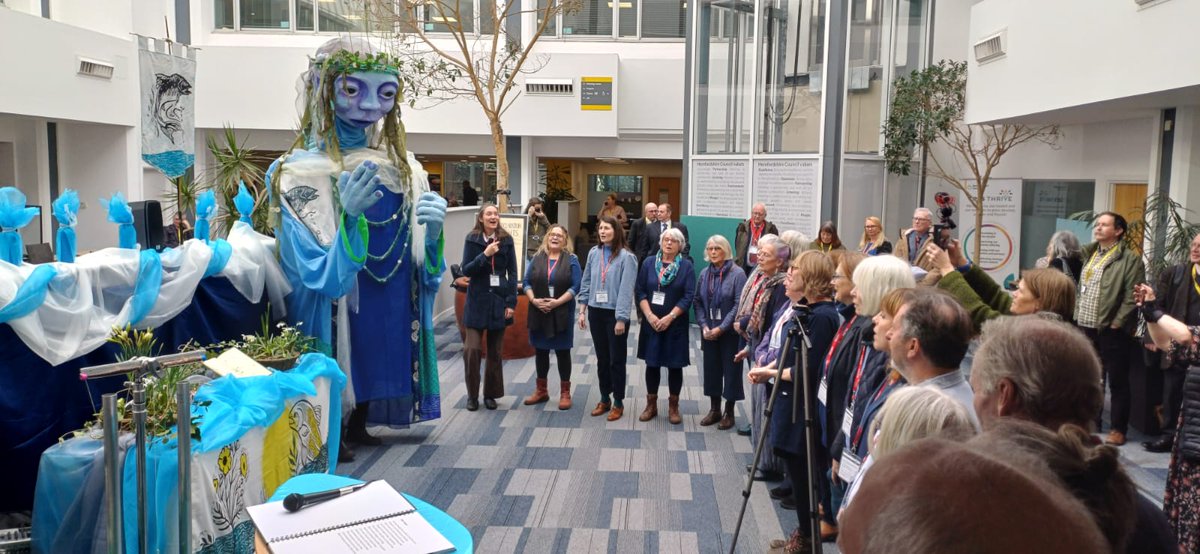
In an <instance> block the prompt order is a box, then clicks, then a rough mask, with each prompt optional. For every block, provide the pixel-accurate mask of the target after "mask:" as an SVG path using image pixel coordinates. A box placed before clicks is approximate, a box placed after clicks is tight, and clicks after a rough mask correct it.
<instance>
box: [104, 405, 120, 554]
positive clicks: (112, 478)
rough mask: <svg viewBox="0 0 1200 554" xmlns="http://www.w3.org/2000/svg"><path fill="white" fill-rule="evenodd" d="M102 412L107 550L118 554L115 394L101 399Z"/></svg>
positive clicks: (118, 460)
mask: <svg viewBox="0 0 1200 554" xmlns="http://www.w3.org/2000/svg"><path fill="white" fill-rule="evenodd" d="M101 413H102V414H104V494H105V501H106V503H107V504H108V506H107V508H108V510H107V511H108V552H109V554H119V553H120V552H123V551H124V550H125V549H124V548H123V547H124V545H123V541H124V540H125V538H124V535H125V533H124V529H123V528H122V521H121V520H122V517H121V513H122V510H121V461H120V457H119V456H118V450H119V446H118V443H119V439H120V434H119V433H118V429H119V424H118V423H117V421H118V418H119V417H120V416H119V415H118V414H117V395H116V394H106V395H104V396H103V398H102V400H101Z"/></svg>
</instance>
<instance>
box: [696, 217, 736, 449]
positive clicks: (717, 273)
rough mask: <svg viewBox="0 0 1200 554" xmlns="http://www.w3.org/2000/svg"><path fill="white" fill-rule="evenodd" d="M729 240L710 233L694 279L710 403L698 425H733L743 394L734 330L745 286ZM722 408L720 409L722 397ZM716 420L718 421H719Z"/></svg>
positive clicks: (705, 381)
mask: <svg viewBox="0 0 1200 554" xmlns="http://www.w3.org/2000/svg"><path fill="white" fill-rule="evenodd" d="M732 257H733V252H732V249H731V248H730V247H729V241H728V240H726V239H725V237H723V236H721V235H713V236H712V237H711V238H709V239H708V244H706V245H705V247H704V258H705V260H707V261H708V264H709V265H708V267H706V268H704V271H702V272H700V279H699V280H698V281H697V282H696V323H698V324H699V325H700V334H701V337H702V340H701V342H700V351H701V353H703V355H704V396H707V397H708V400H709V402H710V403H711V407H710V408H709V410H708V415H706V416H704V419H702V420H700V425H702V426H709V425H712V424H714V423H717V429H721V430H725V429H729V428H730V427H733V406H734V403H735V402H737V401H738V400H741V399H743V398H745V393H744V392H743V390H742V363H741V362H735V361H734V357H735V356H737V351H738V336H737V333H735V332H734V331H733V319H734V316H735V315H737V314H736V312H737V304H738V297H739V296H740V295H741V293H742V287H744V286H746V273H745V272H744V271H742V268H740V267H738V266H737V264H735V263H733V260H731V259H730V258H732ZM722 396H724V397H725V411H724V413H722V412H721V397H722ZM718 422H719V423H718Z"/></svg>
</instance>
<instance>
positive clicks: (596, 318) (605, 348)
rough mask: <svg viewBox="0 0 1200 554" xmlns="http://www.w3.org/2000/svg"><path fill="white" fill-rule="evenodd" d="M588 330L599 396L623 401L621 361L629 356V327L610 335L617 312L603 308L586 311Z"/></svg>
mask: <svg viewBox="0 0 1200 554" xmlns="http://www.w3.org/2000/svg"><path fill="white" fill-rule="evenodd" d="M587 314H588V315H587V317H588V327H590V328H591V331H592V344H594V345H595V347H596V380H598V381H599V382H600V396H601V397H608V395H610V394H611V395H612V397H613V398H614V399H616V400H624V399H625V361H626V359H627V358H628V357H629V327H628V325H627V326H626V328H625V332H624V333H622V334H620V335H618V334H616V333H614V332H613V327H614V326H615V325H616V324H617V311H616V310H607V309H604V308H588V311H587Z"/></svg>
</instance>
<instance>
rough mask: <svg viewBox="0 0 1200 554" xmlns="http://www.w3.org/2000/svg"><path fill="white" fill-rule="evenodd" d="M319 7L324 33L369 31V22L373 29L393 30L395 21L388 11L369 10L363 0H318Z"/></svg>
mask: <svg viewBox="0 0 1200 554" xmlns="http://www.w3.org/2000/svg"><path fill="white" fill-rule="evenodd" d="M297 1H298V2H307V1H308V0H297ZM317 9H318V11H319V14H320V17H321V29H320V31H321V32H322V33H345V32H351V31H367V30H368V29H367V27H368V23H369V24H370V29H369V30H371V31H388V30H391V24H392V22H393V18H391V17H388V14H387V12H386V11H382V10H381V8H374V9H373V11H371V12H368V11H367V8H366V7H365V6H364V5H363V3H362V1H361V0H317Z"/></svg>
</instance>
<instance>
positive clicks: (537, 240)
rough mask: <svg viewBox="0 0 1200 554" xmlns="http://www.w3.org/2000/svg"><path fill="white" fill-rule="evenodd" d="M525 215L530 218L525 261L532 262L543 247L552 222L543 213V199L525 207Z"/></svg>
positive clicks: (531, 201) (534, 198)
mask: <svg viewBox="0 0 1200 554" xmlns="http://www.w3.org/2000/svg"><path fill="white" fill-rule="evenodd" d="M525 215H527V216H529V232H528V233H526V236H528V237H529V239H528V244H526V245H525V260H526V261H528V260H532V259H533V256H534V255H536V254H537V252H538V250H539V249H540V248H541V247H542V239H543V238H544V237H545V236H546V232H547V230H549V229H550V220H549V219H547V218H546V214H544V213H542V199H541V198H538V197H536V196H535V197H533V199H531V200H530V201H529V205H528V206H526V207H525ZM564 232H565V231H564Z"/></svg>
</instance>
